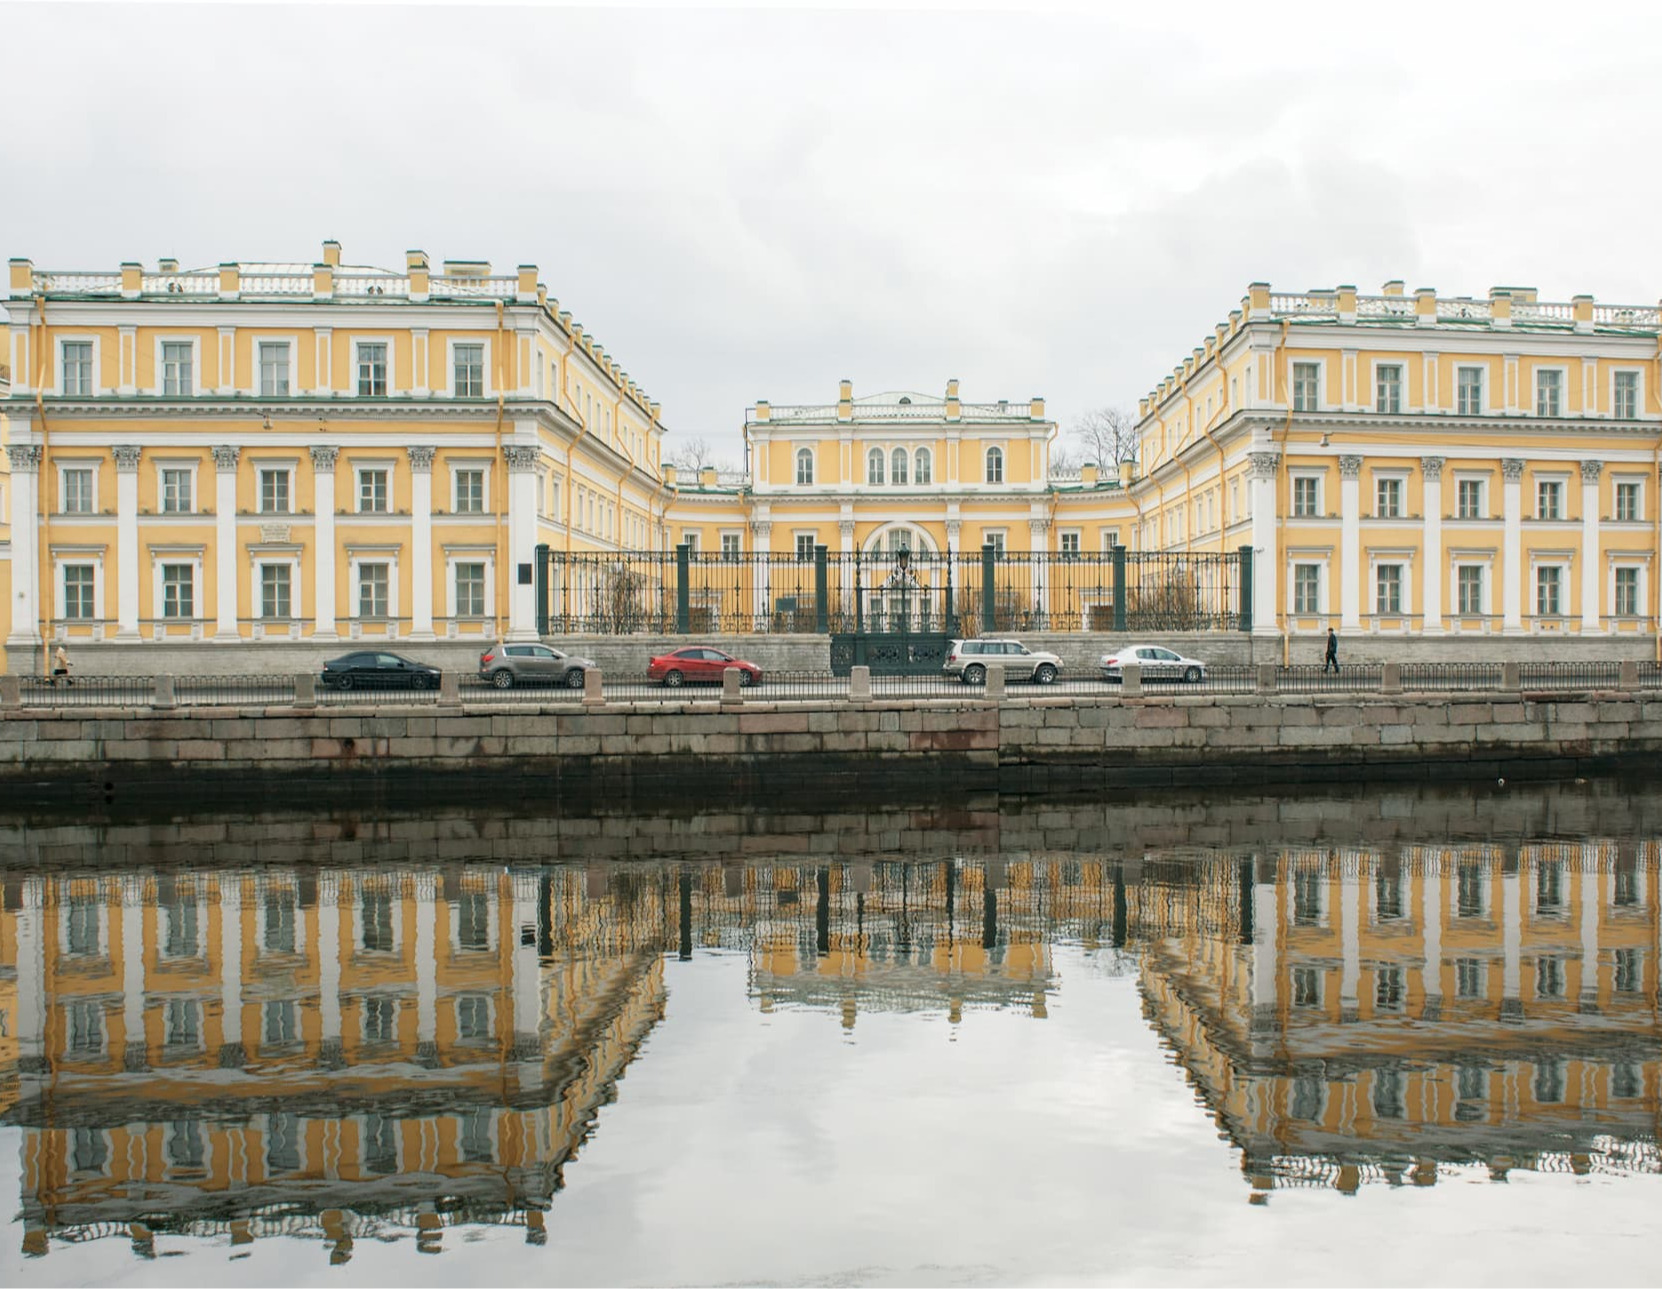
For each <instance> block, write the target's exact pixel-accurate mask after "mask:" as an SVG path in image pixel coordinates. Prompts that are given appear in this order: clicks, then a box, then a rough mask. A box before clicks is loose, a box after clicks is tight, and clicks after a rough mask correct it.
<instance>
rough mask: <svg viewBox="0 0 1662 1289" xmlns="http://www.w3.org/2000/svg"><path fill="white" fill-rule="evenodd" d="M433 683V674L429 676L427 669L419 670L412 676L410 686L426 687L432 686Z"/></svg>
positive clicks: (415, 687) (412, 687) (416, 687)
mask: <svg viewBox="0 0 1662 1289" xmlns="http://www.w3.org/2000/svg"><path fill="white" fill-rule="evenodd" d="M432 683H433V678H432V677H431V676H429V675H428V674H427V673H426V672H425V671H418V672H416V674H415V675H413V676H411V677H410V688H411V689H426V688H428V687H429V686H431V685H432Z"/></svg>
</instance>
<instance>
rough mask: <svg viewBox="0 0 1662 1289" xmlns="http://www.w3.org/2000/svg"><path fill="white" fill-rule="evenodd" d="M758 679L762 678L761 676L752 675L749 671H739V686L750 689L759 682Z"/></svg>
mask: <svg viewBox="0 0 1662 1289" xmlns="http://www.w3.org/2000/svg"><path fill="white" fill-rule="evenodd" d="M758 679H760V677H757V676H752V675H751V674H750V673H749V672H748V671H741V672H740V673H739V688H740V689H749V688H750V687H751V686H752V685H754V684H755V683H756V682H757V680H758Z"/></svg>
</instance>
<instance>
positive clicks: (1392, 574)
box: [1374, 564, 1402, 613]
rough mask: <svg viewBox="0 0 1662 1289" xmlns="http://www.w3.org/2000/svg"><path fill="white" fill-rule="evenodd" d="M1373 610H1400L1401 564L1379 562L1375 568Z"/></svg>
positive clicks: (1385, 611) (1378, 611)
mask: <svg viewBox="0 0 1662 1289" xmlns="http://www.w3.org/2000/svg"><path fill="white" fill-rule="evenodd" d="M1374 612H1375V613H1401V612H1402V565H1401V564H1381V565H1380V566H1379V567H1378V569H1377V570H1375V578H1374Z"/></svg>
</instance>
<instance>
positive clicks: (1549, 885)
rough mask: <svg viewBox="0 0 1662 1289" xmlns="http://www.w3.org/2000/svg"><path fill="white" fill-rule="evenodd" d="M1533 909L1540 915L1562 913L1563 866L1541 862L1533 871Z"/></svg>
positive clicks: (1551, 862)
mask: <svg viewBox="0 0 1662 1289" xmlns="http://www.w3.org/2000/svg"><path fill="white" fill-rule="evenodd" d="M1535 909H1536V911H1537V912H1540V913H1562V912H1563V911H1564V865H1563V864H1562V863H1559V862H1558V861H1556V860H1550V859H1549V860H1543V861H1542V862H1541V864H1540V866H1539V867H1538V868H1536V870H1535Z"/></svg>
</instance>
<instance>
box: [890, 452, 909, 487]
mask: <svg viewBox="0 0 1662 1289" xmlns="http://www.w3.org/2000/svg"><path fill="white" fill-rule="evenodd" d="M906 459H907V458H906V449H905V448H896V449H895V450H894V455H893V456H891V457H890V458H889V482H890V483H905V482H906Z"/></svg>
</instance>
